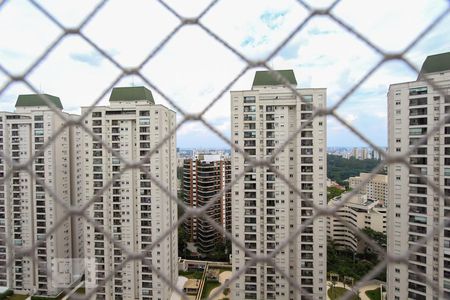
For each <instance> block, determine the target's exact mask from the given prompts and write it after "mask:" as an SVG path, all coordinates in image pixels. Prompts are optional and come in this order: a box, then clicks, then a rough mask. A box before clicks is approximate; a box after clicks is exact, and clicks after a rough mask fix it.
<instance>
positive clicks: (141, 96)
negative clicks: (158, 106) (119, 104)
mask: <svg viewBox="0 0 450 300" xmlns="http://www.w3.org/2000/svg"><path fill="white" fill-rule="evenodd" d="M138 100H148V101H150V102H151V103H152V104H155V100H154V99H153V95H152V92H151V91H150V90H149V89H147V88H146V87H143V86H132V87H115V88H113V90H112V92H111V96H110V97H109V101H138Z"/></svg>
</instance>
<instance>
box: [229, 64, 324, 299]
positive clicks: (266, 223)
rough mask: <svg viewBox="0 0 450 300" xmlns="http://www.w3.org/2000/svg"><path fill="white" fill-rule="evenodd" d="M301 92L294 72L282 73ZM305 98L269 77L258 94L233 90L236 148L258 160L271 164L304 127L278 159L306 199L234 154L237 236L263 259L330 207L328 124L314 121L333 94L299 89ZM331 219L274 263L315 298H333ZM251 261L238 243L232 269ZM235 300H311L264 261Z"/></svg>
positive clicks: (238, 286) (236, 290) (319, 222)
mask: <svg viewBox="0 0 450 300" xmlns="http://www.w3.org/2000/svg"><path fill="white" fill-rule="evenodd" d="M279 72H280V74H281V75H282V76H283V77H284V78H286V79H287V80H288V81H289V83H290V84H291V86H292V87H293V88H294V89H296V85H297V81H296V79H295V75H294V72H293V71H292V70H284V71H279ZM296 90H297V92H298V93H299V94H300V95H302V96H303V100H301V99H300V97H298V96H297V95H295V94H294V93H293V92H292V91H291V90H290V89H289V88H288V87H287V86H285V85H284V84H283V83H281V82H279V81H277V80H274V79H273V78H272V76H271V74H270V73H269V72H265V71H258V72H256V74H255V78H254V81H253V86H252V89H251V90H245V91H232V92H231V118H232V142H233V143H234V144H236V145H237V146H239V147H241V148H243V149H244V150H245V152H246V153H247V154H248V155H249V156H250V157H252V158H255V159H265V158H269V157H270V155H271V154H272V153H274V151H275V150H276V149H277V147H279V146H280V145H281V144H282V143H283V142H284V141H286V140H287V138H288V137H289V136H290V135H291V134H293V133H294V132H295V131H296V130H297V129H298V128H299V127H300V126H301V125H306V126H305V128H304V130H302V131H301V132H300V133H299V134H298V135H297V137H296V138H294V139H293V140H292V141H291V142H289V143H288V144H287V145H286V147H285V148H284V149H283V150H282V151H281V153H279V154H278V155H277V156H276V158H274V160H273V166H274V168H276V169H277V170H278V171H279V172H280V173H281V174H283V175H284V177H285V178H287V180H289V181H290V182H292V184H294V185H295V186H296V187H298V189H299V190H301V193H302V197H300V196H299V195H297V194H296V193H294V191H293V190H291V189H290V188H289V187H288V185H286V184H285V183H284V182H283V181H282V180H281V178H279V176H277V175H276V174H275V173H273V172H271V171H270V170H269V169H267V168H257V167H253V166H251V165H250V164H249V162H248V161H246V160H244V157H243V156H242V155H241V154H239V153H238V152H235V151H233V153H232V162H231V163H232V179H234V178H235V177H236V176H237V175H238V174H239V173H241V172H243V171H244V170H245V175H244V176H243V177H242V178H241V179H240V180H239V181H238V183H236V184H235V185H234V186H233V188H232V234H233V236H234V237H235V238H236V239H238V240H239V241H241V242H242V244H244V245H245V247H246V248H247V249H248V250H250V251H252V252H253V253H255V254H257V255H267V254H270V253H271V252H272V251H273V250H274V249H275V248H276V247H277V246H278V245H279V244H280V243H281V242H282V241H284V240H285V239H289V238H290V236H291V235H292V234H293V233H294V232H295V231H296V230H297V228H299V227H300V225H301V224H302V222H305V221H306V220H308V219H309V218H310V217H311V216H312V215H313V208H312V207H311V203H312V202H313V203H314V204H316V205H317V206H326V205H327V200H326V196H327V192H326V180H327V175H326V174H327V172H326V155H327V154H326V118H325V117H322V116H320V117H316V118H314V120H313V121H312V123H311V124H306V123H307V120H308V118H310V117H311V116H312V113H313V105H314V106H315V107H319V108H323V107H325V106H326V89H313V88H311V89H296ZM326 222H327V221H326V218H318V219H316V220H315V221H314V223H313V224H312V225H311V226H308V227H307V228H306V229H305V230H304V231H303V233H302V234H300V235H299V236H298V237H297V238H295V239H294V238H293V239H292V241H291V243H289V244H288V245H287V246H286V247H285V248H283V249H282V250H281V252H279V254H278V255H276V257H275V258H274V261H275V263H276V264H277V265H278V266H279V267H280V268H281V269H283V270H284V272H285V273H286V274H287V275H288V276H290V278H291V279H292V280H294V281H295V282H297V283H298V285H299V286H300V287H302V288H303V289H304V291H305V292H307V293H308V294H309V296H311V295H312V297H313V298H314V299H326V295H325V292H326V261H327V260H326V254H327V252H326V242H327V241H326ZM249 260H250V257H247V255H246V254H245V252H244V251H242V250H241V249H239V248H237V247H236V246H234V245H233V251H232V264H233V271H234V272H237V271H238V270H240V269H241V268H243V267H244V265H245V264H246V262H247V261H249ZM231 289H232V292H231V297H232V299H304V298H305V299H306V298H309V297H306V296H305V295H300V293H299V292H298V291H297V290H296V289H294V288H293V286H291V285H290V284H289V282H288V280H287V279H286V278H284V277H283V276H282V275H281V274H280V273H278V272H277V271H275V268H273V267H272V266H270V265H269V264H264V263H258V264H257V265H253V266H251V267H249V268H248V269H247V271H246V272H245V275H242V276H241V277H240V278H239V279H238V280H237V281H236V282H235V283H233V284H232V287H231Z"/></svg>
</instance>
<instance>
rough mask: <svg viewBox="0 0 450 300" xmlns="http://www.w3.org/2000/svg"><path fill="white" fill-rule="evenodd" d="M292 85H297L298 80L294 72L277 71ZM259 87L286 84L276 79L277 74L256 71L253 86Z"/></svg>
mask: <svg viewBox="0 0 450 300" xmlns="http://www.w3.org/2000/svg"><path fill="white" fill-rule="evenodd" d="M275 71H276V72H278V73H279V74H280V75H281V76H282V77H283V78H284V79H286V80H287V81H288V82H289V83H290V84H292V85H297V79H295V74H294V71H293V70H275ZM258 85H284V82H282V81H281V80H278V79H277V78H276V74H271V73H270V72H269V71H256V73H255V78H254V79H253V86H258Z"/></svg>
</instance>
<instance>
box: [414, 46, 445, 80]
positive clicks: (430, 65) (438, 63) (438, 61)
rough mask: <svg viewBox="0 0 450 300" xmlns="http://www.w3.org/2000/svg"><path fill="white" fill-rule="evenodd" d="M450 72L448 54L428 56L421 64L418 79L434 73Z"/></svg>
mask: <svg viewBox="0 0 450 300" xmlns="http://www.w3.org/2000/svg"><path fill="white" fill-rule="evenodd" d="M448 70H450V52H445V53H439V54H435V55H430V56H428V57H427V58H426V59H425V61H424V62H423V64H422V68H421V69H420V74H419V78H420V77H421V75H422V74H427V73H436V72H442V71H448Z"/></svg>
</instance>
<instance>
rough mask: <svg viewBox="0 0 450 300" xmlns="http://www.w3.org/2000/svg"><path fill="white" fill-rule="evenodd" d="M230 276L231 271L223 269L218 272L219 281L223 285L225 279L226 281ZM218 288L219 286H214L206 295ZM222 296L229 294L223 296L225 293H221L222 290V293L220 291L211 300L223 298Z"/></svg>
mask: <svg viewBox="0 0 450 300" xmlns="http://www.w3.org/2000/svg"><path fill="white" fill-rule="evenodd" d="M230 277H231V271H224V272H222V273H220V274H219V282H220V284H221V285H223V284H224V282H225V281H227V280H228V279H230ZM219 288H220V286H219V287H216V288H214V289H213V290H212V291H211V293H209V295H208V296H210V295H212V294H214V292H215V291H216V290H218V289H219ZM223 298H230V295H229V294H228V296H225V295H224V294H223V291H222V293H220V294H219V295H218V296H217V297H214V299H213V300H220V299H223Z"/></svg>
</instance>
